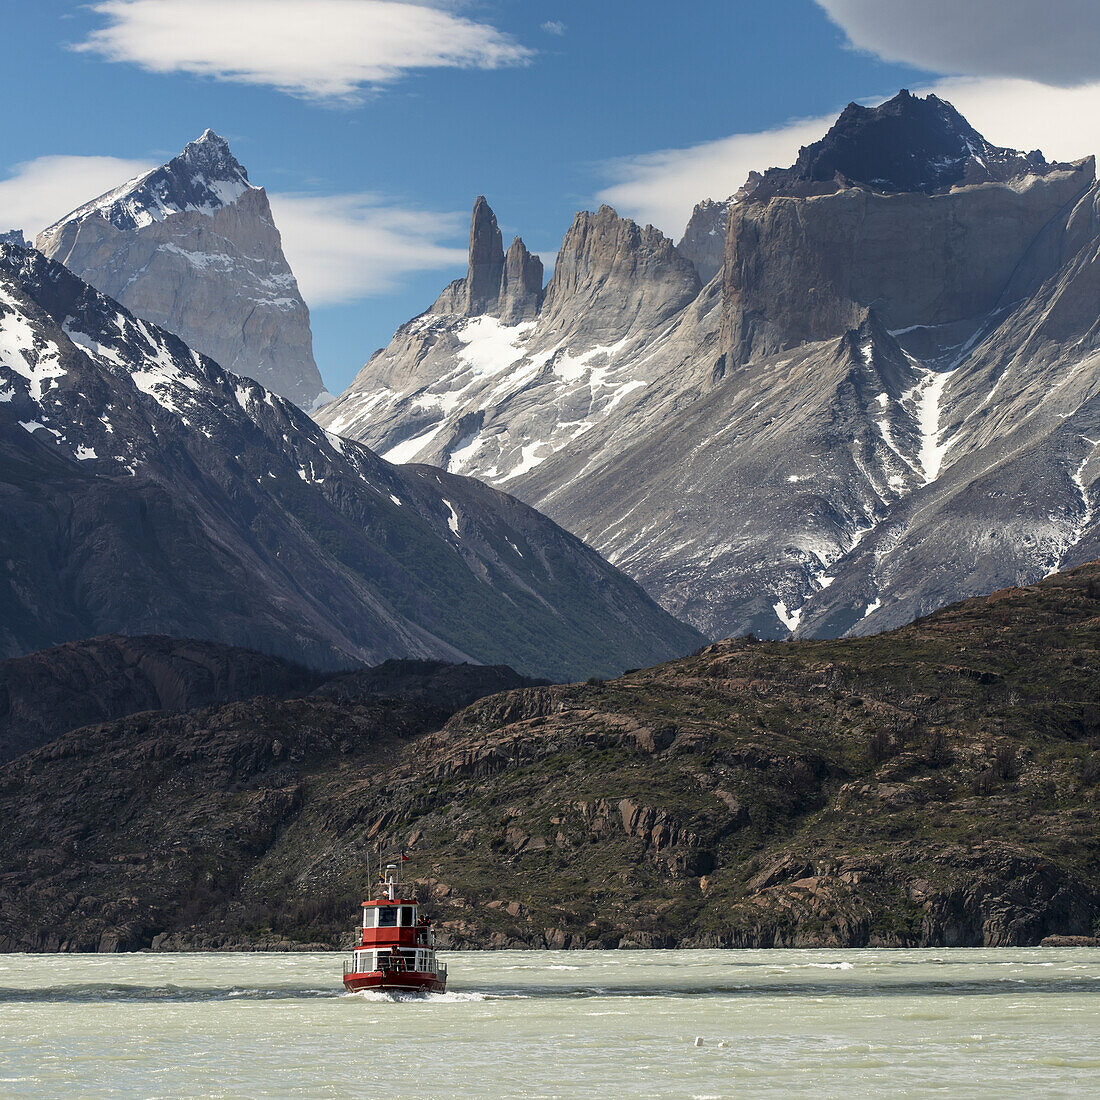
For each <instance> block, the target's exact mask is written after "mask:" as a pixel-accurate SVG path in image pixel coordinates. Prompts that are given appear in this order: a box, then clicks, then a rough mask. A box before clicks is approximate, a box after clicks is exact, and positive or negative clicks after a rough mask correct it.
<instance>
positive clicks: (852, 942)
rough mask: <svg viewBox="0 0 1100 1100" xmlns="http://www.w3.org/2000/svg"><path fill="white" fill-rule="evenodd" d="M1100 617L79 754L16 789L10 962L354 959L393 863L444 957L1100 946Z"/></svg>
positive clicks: (1078, 587)
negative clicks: (276, 956)
mask: <svg viewBox="0 0 1100 1100" xmlns="http://www.w3.org/2000/svg"><path fill="white" fill-rule="evenodd" d="M1098 610H1100V563H1094V564H1092V565H1090V566H1087V567H1085V568H1082V569H1080V570H1078V571H1077V572H1075V573H1071V574H1068V575H1059V576H1057V577H1054V578H1051V579H1050V580H1049V581H1047V582H1045V583H1043V584H1042V585H1039V586H1037V587H1034V588H1027V589H1013V590H1009V591H1005V592H1000V593H997V594H995V595H994V596H993V597H990V598H988V599H982V600H972V601H969V602H967V603H965V604H960V605H956V606H954V607H952V608H949V609H947V610H945V611H942V612H940V613H937V614H936V615H933V616H931V617H929V618H927V619H924V620H922V621H921V622H919V623H915V624H913V625H911V626H909V627H906V628H904V629H902V630H900V631H898V632H896V633H887V634H884V635H881V636H880V637H878V638H875V639H873V640H864V639H848V640H844V641H839V642H814V643H812V644H807V643H794V644H787V643H782V644H768V643H764V644H760V643H751V642H748V641H744V640H739V641H729V642H723V643H719V644H715V645H711V646H707V647H706V648H705V649H704V650H702V651H701V652H699V653H697V654H696V655H694V656H692V657H690V658H686V659H683V660H680V661H676V662H674V663H671V664H668V665H663V666H660V667H657V668H651V669H645V670H642V671H638V672H633V673H630V674H629V675H627V676H625V677H624V678H622V679H621V680H614V681H610V682H596V683H589V684H574V685H567V686H562V685H559V686H541V687H526V688H521V689H520V690H509V691H507V692H506V693H504V694H498V695H492V696H489V697H485V698H481V699H479V700H478V701H476V702H473V703H472V704H471V705H469V706H468V707H467V708H466V709H465V710H462V711H460V712H458V713H457V714H454V715H453V716H450V717H449V715H450V712H451V710H452V709H453V706H454V705H456V703H457V702H458V701H460V700H461V699H463V698H465V699H470V698H476V696H477V694H479V693H480V692H482V691H484V690H486V689H489V690H492V686H493V684H494V682H495V683H497V684H499V685H500V686H502V687H504V686H507V685H508V683H509V676H508V673H507V671H506V670H489V669H474V668H470V667H466V668H462V667H453V666H452V667H451V668H450V669H445V668H439V667H435V668H430V667H421V668H420V669H417V668H411V667H407V666H404V667H402V666H398V667H391V668H389V669H388V670H372V671H370V672H360V673H355V674H353V675H351V676H349V677H344V678H338V679H336V680H334V681H332V682H331V683H330V684H327V685H324V686H323V687H321V688H319V689H318V690H317V691H315V692H314V693H312V694H311V695H309V696H307V697H304V698H296V699H291V700H287V701H281V702H279V701H275V700H271V699H259V700H252V701H249V702H238V703H233V704H231V705H228V706H221V707H217V708H210V709H206V710H199V711H190V712H188V713H186V714H174V715H166V714H140V715H134V716H133V717H130V718H126V719H122V720H118V721H115V722H111V723H109V724H105V725H99V726H94V727H90V728H85V729H82V730H78V731H75V732H73V733H70V734H67V735H65V736H63V737H61V738H59V739H57V740H56V741H54V742H52V743H51V744H49V745H47V746H45V747H43V748H41V749H39V750H37V751H36V752H33V753H29V754H27V755H25V756H23V757H21V758H20V759H19V760H16V761H14V762H12V763H9V764H7V765H5V766H3V767H0V815H2V816H3V820H4V822H5V843H4V844H3V845H0V949H2V950H69V951H76V950H119V949H136V948H143V947H150V946H151V947H153V949H154V950H156V949H163V950H172V949H175V950H180V949H188V948H192V949H193V948H200V947H205V948H216V947H229V948H234V947H248V948H264V947H278V948H280V949H286V948H287V947H288V946H292V945H294V944H297V945H299V946H301V945H305V944H320V945H322V946H336V945H338V944H340V943H341V942H345V938H346V937H347V935H348V933H349V931H350V926H351V925H352V922H353V919H354V914H355V913H356V912H357V911H358V905H359V902H360V901H361V900H362V897H363V896H364V891H365V889H366V888H367V886H368V876H369V867H370V863H371V860H372V859H373V858H375V857H376V854H377V852H378V850H379V847H381V849H382V851H383V852H384V853H385V854H387V855H388V854H390V853H395V852H397V851H401V852H407V853H408V854H409V855H410V856H411V857H412V861H411V863H410V864H408V870H409V871H410V872H411V876H410V877H412V878H413V879H414V880H415V881H416V883H417V891H418V894H419V896H420V897H421V898H422V899H423V900H424V901H425V903H426V904H427V905H428V906H429V908H430V912H431V915H432V918H433V921H434V924H435V927H436V929H437V932H438V933H439V935H440V937H441V940H442V942H443V943H444V944H445V945H447V946H476V947H482V948H484V947H487V946H490V947H515V946H532V947H558V948H560V947H573V948H581V947H597V946H598V947H604V948H612V947H629V946H635V947H637V946H648V947H673V946H685V947H686V946H692V947H731V946H741V947H783V946H790V947H813V946H817V947H821V946H843V947H863V946H872V947H884V946H890V947H914V946H1023V945H1034V944H1038V943H1039V942H1041V941H1043V940H1044V939H1045V938H1047V937H1049V936H1063V937H1069V936H1088V935H1090V934H1091V933H1092V931H1093V929H1094V928H1095V922H1096V920H1097V918H1098V917H1100V828H1098V823H1100V815H1098V814H1097V812H1096V810H1097V808H1098V806H1100V726H1098V725H1097V719H1098V714H1097V707H1096V704H1095V703H1094V702H1093V696H1094V694H1095V692H1094V691H1093V690H1092V689H1093V688H1094V686H1095V682H1096V677H1097V675H1098V674H1100V650H1098V648H1097V640H1098V635H1097V630H1096V617H1097V612H1098ZM512 680H514V674H512ZM464 681H465V683H464ZM357 687H359V688H362V689H376V688H379V687H384V690H386V691H387V693H392V694H395V695H396V694H405V689H406V688H408V689H410V690H409V694H410V695H414V696H415V697H414V698H409V697H408V696H406V701H404V702H395V701H392V700H391V701H388V702H387V701H380V700H379V699H378V697H377V695H375V694H374V693H373V690H364V691H362V692H357V690H356V688H357ZM441 687H442V694H440V688H441ZM421 689H426V693H425V694H420V691H421ZM452 693H453V694H452ZM1052 792H1056V798H1052V797H1051V795H1052Z"/></svg>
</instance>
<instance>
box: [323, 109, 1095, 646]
mask: <svg viewBox="0 0 1100 1100" xmlns="http://www.w3.org/2000/svg"><path fill="white" fill-rule="evenodd" d="M1098 217H1100V216H1098V207H1097V190H1096V183H1095V165H1094V161H1093V160H1092V159H1091V158H1088V159H1086V160H1083V161H1081V162H1078V163H1076V164H1058V163H1048V162H1047V161H1046V160H1045V159H1044V158H1043V157H1042V155H1041V154H1038V153H1027V154H1024V153H1017V152H1016V151H1014V150H1009V149H1002V148H1000V147H997V146H995V145H993V144H992V143H990V142H988V141H986V139H985V138H983V137H982V136H981V135H980V134H977V132H976V131H975V130H973V128H972V127H971V126H970V125H969V124H968V123H967V122H966V121H965V119H963V118H962V117H961V116H960V115H959V114H958V113H957V112H956V111H955V110H954V108H952V107H951V106H950V105H949V104H947V103H945V102H943V101H941V100H938V99H936V98H935V97H930V98H927V99H919V98H918V97H914V96H911V95H909V94H908V93H905V92H903V93H902V94H900V95H899V96H897V97H895V99H893V100H891V101H889V102H887V103H885V104H883V105H881V106H879V107H876V108H863V107H858V106H856V105H851V106H850V107H849V108H848V109H847V110H846V111H845V112H844V113H843V114H842V115H841V117H840V119H838V121H837V124H836V125H835V126H834V127H833V128H832V129H831V130H830V131H829V133H828V134H826V135H825V137H824V138H823V139H822V140H821V141H820V142H817V143H814V144H813V145H811V146H807V147H806V149H804V150H803V151H802V153H801V154H800V156H799V159H798V161H797V162H796V164H795V165H793V166H792V167H791V168H788V169H782V170H780V169H774V170H770V171H768V172H764V173H754V175H753V176H752V177H750V179H749V181H748V182H747V183H746V184H745V186H744V187H742V188H741V190H740V191H739V192H737V193H736V194H735V195H734V196H733V198H731V199H730V200H727V201H725V202H719V203H710V204H701V205H700V207H698V208H697V210H696V213H695V214H694V215H693V219H692V225H691V226H690V227H689V231H688V232H687V233H685V237H684V239H683V240H682V241H681V245H680V246H673V245H672V243H671V242H670V241H668V240H667V239H665V238H663V237H661V235H660V234H659V233H657V231H656V230H651V229H641V228H640V227H637V226H635V225H633V223H631V222H629V221H627V220H626V219H621V218H618V216H617V215H616V214H615V213H614V211H611V210H610V209H608V208H604V209H603V210H601V211H599V212H598V213H596V214H589V213H586V214H581V215H578V217H577V219H576V220H575V221H574V225H573V227H572V228H571V229H570V231H569V234H568V235H567V237H566V240H565V242H564V244H563V249H562V253H561V255H560V257H559V261H558V265H557V266H556V267H555V273H554V278H553V279H552V280H551V283H550V285H549V286H548V287H547V290H546V293H545V295H544V299H543V303H542V305H541V308H540V309H539V311H538V313H537V315H536V317H535V318H534V320H533V321H528V322H525V323H524V324H522V325H516V326H504V325H502V324H501V323H500V321H499V319H498V318H497V317H495V316H493V315H490V314H483V315H481V316H477V317H469V316H465V315H463V316H461V317H460V316H457V315H456V314H454V313H452V312H448V311H447V309H446V308H445V305H446V304H445V303H443V304H440V303H437V307H433V309H432V310H430V311H429V312H428V313H426V314H424V315H422V316H421V317H419V318H417V319H415V320H414V321H412V322H410V324H409V325H406V326H404V327H403V328H402V329H401V330H399V332H398V333H397V335H396V336H395V338H394V341H393V342H392V343H391V345H390V346H389V347H388V348H386V349H384V350H383V351H381V352H379V353H377V354H376V355H375V356H374V357H373V358H372V359H371V360H370V362H369V363H368V364H367V365H366V366H365V367H364V368H363V371H362V372H361V373H360V375H359V377H358V378H357V379H356V381H355V382H354V383H353V385H352V386H351V388H349V390H348V391H347V392H346V393H345V394H344V395H342V396H341V397H340V398H339V399H338V400H337V401H336V402H334V403H333V405H332V406H331V407H330V408H329V409H327V410H325V411H324V412H322V413H321V414H320V419H321V420H322V422H323V423H324V424H325V425H326V426H327V427H328V428H330V429H331V430H333V431H336V432H338V433H343V434H346V435H349V436H352V437H355V438H359V439H362V440H364V441H366V442H367V443H368V444H369V445H371V446H375V447H378V448H379V449H380V450H382V451H383V452H385V453H386V454H387V455H388V456H389V457H390V458H392V459H393V460H395V461H408V460H411V459H416V460H419V461H425V462H430V463H433V464H436V465H439V466H441V467H445V468H448V469H451V470H461V471H462V472H464V473H469V474H472V475H473V476H476V477H479V478H483V479H485V480H488V481H490V482H492V483H494V484H500V485H504V486H506V487H507V488H508V489H509V491H511V492H515V493H517V494H519V495H520V496H521V497H522V498H523V499H525V500H527V501H529V502H531V503H532V504H534V505H535V506H536V507H538V508H540V509H541V510H543V511H545V512H546V513H547V514H548V515H551V516H553V517H554V518H555V520H557V521H558V522H560V523H562V524H563V526H565V527H567V528H568V529H570V530H572V531H574V532H576V533H577V534H578V535H580V536H581V537H582V538H584V539H585V541H587V542H588V543H590V544H591V545H593V546H594V547H596V548H597V549H599V550H600V552H601V553H603V554H604V555H605V556H607V557H608V558H609V560H611V561H613V562H614V563H615V564H617V565H618V566H619V567H620V568H622V569H624V570H625V571H626V572H627V573H629V574H630V575H631V576H633V577H634V578H635V579H637V580H638V581H639V582H640V583H641V584H642V585H643V587H645V588H646V590H647V591H648V592H650V593H651V594H652V595H653V596H654V597H655V598H656V599H658V601H660V602H661V603H662V604H663V605H664V606H666V607H667V608H669V609H670V610H672V611H673V612H674V613H676V614H677V615H680V616H682V617H684V618H687V619H688V620H689V621H691V622H692V623H693V624H694V625H696V626H697V627H698V628H699V629H701V630H702V631H704V632H705V633H707V634H709V635H711V636H715V637H717V636H724V635H734V634H740V633H744V632H746V631H753V632H755V633H757V634H758V635H761V636H764V637H783V636H787V635H788V634H790V633H794V632H799V633H802V634H813V635H824V636H832V635H837V634H845V633H856V634H860V633H865V632H873V631H876V630H882V629H884V628H887V627H890V626H895V625H898V624H900V623H903V622H905V621H907V620H908V619H910V618H912V617H913V616H915V615H919V614H925V613H927V612H929V611H931V610H933V609H934V608H936V607H939V606H942V605H943V604H945V603H947V602H950V601H951V600H954V599H959V598H962V597H965V596H967V595H971V594H974V593H978V592H982V591H991V590H993V589H995V588H997V587H1001V586H1004V585H1006V584H1012V583H1019V582H1029V581H1034V580H1038V579H1040V578H1041V577H1043V576H1045V575H1047V574H1049V573H1050V572H1052V571H1054V570H1056V569H1059V568H1064V567H1068V566H1071V565H1073V564H1075V563H1078V562H1083V561H1086V560H1089V559H1090V558H1091V557H1094V556H1095V555H1096V554H1097V553H1098V552H1100V526H1098V524H1097V515H1100V511H1098V509H1097V499H1096V497H1097V478H1098V476H1100V453H1098V451H1097V443H1096V441H1097V440H1100V421H1098V419H1097V417H1098V404H1097V403H1098V401H1100V370H1098V367H1097V364H1098V362H1100V360H1098V359H1097V353H1098V352H1100V347H1098V345H1097V331H1096V322H1097V318H1098V316H1100V310H1098V307H1097V306H1096V298H1095V297H1092V298H1090V293H1091V291H1090V290H1089V288H1090V287H1091V286H1093V280H1094V279H1095V278H1096V275H1095V273H1094V271H1093V268H1094V266H1095V262H1096V261H1095V257H1096V255H1097V254H1098V252H1100V220H1098ZM596 226H599V227H600V228H599V230H598V231H597V232H592V231H591V228H592V227H596ZM723 234H724V236H723ZM716 240H721V241H722V248H721V250H720V251H719V250H718V249H716V248H715V243H714V242H715V241H716ZM579 245H582V246H583V247H578V246H579ZM693 264H694V265H696V266H697V268H698V272H702V273H703V274H704V275H705V274H710V272H711V271H714V275H713V277H712V278H710V279H709V280H708V281H706V282H705V285H704V283H703V279H702V278H700V277H699V275H698V273H697V272H694V271H693V270H692V266H693ZM566 291H568V293H566Z"/></svg>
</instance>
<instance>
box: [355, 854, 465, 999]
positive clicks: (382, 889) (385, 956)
mask: <svg viewBox="0 0 1100 1100" xmlns="http://www.w3.org/2000/svg"><path fill="white" fill-rule="evenodd" d="M398 866H399V865H398V864H395V863H391V864H389V865H388V866H387V867H386V870H385V873H384V874H383V875H382V876H381V881H380V882H379V891H378V893H379V896H378V897H377V898H374V899H372V900H370V901H365V902H363V925H362V937H361V939H360V941H359V943H358V944H356V945H355V947H354V948H353V949H352V952H351V958H350V959H348V960H347V961H345V963H344V988H345V989H346V990H348V991H349V992H351V993H359V992H361V991H362V990H364V989H374V990H378V991H380V992H385V993H443V992H444V991H445V990H446V988H447V967H446V965H445V964H444V963H441V962H438V961H437V960H436V957H435V929H433V928H432V922H431V918H430V917H425V916H424V915H423V913H422V911H421V907H420V903H419V902H418V901H417V899H416V898H415V897H402V896H401V894H402V889H401V882H400V875H399V873H398Z"/></svg>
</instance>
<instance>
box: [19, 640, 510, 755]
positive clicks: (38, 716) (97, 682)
mask: <svg viewBox="0 0 1100 1100" xmlns="http://www.w3.org/2000/svg"><path fill="white" fill-rule="evenodd" d="M320 679H321V677H320V676H319V675H318V674H317V673H315V672H310V671H308V670H306V669H304V668H301V667H300V666H298V665H292V664H289V663H288V662H286V661H280V660H279V659H278V658H276V657H268V656H266V655H264V654H262V653H255V652H253V651H252V650H248V649H236V648H234V647H232V646H219V645H213V644H212V643H210V642H197V641H194V640H191V639H186V638H184V639H180V638H166V637H156V636H151V637H141V638H125V637H122V636H121V635H118V634H110V635H106V636H104V637H101V638H91V639H89V640H88V641H83V642H70V643H68V644H66V645H61V646H55V647H54V648H52V649H47V650H43V651H41V652H39V653H32V654H29V655H28V656H26V657H16V658H13V659H11V660H7V661H0V761H4V760H10V759H13V758H14V757H16V756H19V755H20V754H22V753H25V752H29V751H30V750H32V749H36V748H38V746H39V745H44V744H45V743H46V742H47V741H51V740H53V738H55V737H57V736H59V735H60V734H62V733H66V732H68V731H69V730H73V729H77V728H78V727H79V726H87V725H91V724H92V723H94V722H106V721H109V720H110V719H113V718H122V717H124V716H126V715H128V714H135V713H137V712H138V711H147V710H160V711H182V710H192V709H194V708H195V707H204V706H210V705H212V704H214V703H227V702H230V701H232V700H236V699H247V698H250V697H251V696H254V695H270V696H275V697H283V696H286V695H290V694H293V693H295V692H306V691H309V690H311V689H312V688H313V687H315V686H316V685H317V684H318V682H319V681H320ZM508 686H509V687H511V686H513V685H508Z"/></svg>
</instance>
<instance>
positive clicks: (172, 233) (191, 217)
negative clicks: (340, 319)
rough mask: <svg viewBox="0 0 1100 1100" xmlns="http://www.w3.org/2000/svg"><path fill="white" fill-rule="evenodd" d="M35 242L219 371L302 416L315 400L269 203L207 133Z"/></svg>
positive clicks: (302, 321) (297, 301) (311, 365)
mask: <svg viewBox="0 0 1100 1100" xmlns="http://www.w3.org/2000/svg"><path fill="white" fill-rule="evenodd" d="M36 243H37V246H38V248H39V249H40V250H41V251H42V252H44V253H45V254H46V255H47V256H49V257H50V258H51V259H55V260H59V261H60V262H61V263H63V264H65V265H66V267H68V268H70V270H72V271H74V272H76V274H77V275H79V276H80V277H81V278H82V279H85V280H87V281H88V282H89V283H91V284H92V285H93V286H95V287H96V288H97V289H98V290H101V291H103V292H104V293H105V294H109V295H111V296H112V297H114V298H117V299H118V301H120V302H121V303H122V304H123V305H125V306H127V307H128V308H129V309H131V310H133V312H134V313H136V314H137V315H138V316H139V317H143V318H145V319H147V320H149V321H152V322H154V323H155V324H157V325H162V326H163V327H164V328H166V329H168V330H169V331H171V332H175V333H178V334H179V335H180V336H181V337H182V338H183V339H184V340H186V341H187V343H188V344H189V345H190V346H191V347H193V348H195V350H197V351H200V352H202V353H203V354H204V355H208V356H210V358H212V359H215V360H217V362H218V363H220V364H221V365H222V366H223V367H225V368H226V369H227V370H231V371H233V372H234V373H236V374H243V375H247V376H248V377H250V378H255V379H257V380H258V381H260V382H262V383H264V385H266V386H268V387H270V388H271V389H273V390H275V391H276V392H277V393H280V394H282V395H283V396H284V397H288V398H290V399H291V400H292V401H295V402H297V403H298V404H299V405H301V406H302V407H303V408H306V409H309V408H312V407H314V406H315V404H316V403H317V401H318V400H319V399H320V398H323V397H324V396H325V393H324V384H323V383H322V381H321V376H320V374H319V373H318V371H317V366H316V364H315V362H314V359H313V350H312V343H313V337H312V333H311V331H310V326H309V310H308V309H307V307H306V304H305V302H304V301H303V300H302V296H301V294H300V292H299V290H298V284H297V280H296V279H295V277H294V273H293V272H292V271H291V269H290V265H289V264H288V263H287V261H286V257H285V255H284V254H283V250H282V242H281V240H280V237H279V232H278V229H277V228H276V226H275V221H274V219H273V217H272V214H271V207H270V204H269V203H268V199H267V194H266V192H265V191H264V190H263V188H262V187H256V186H254V185H253V184H252V183H251V182H250V181H249V178H248V172H247V171H246V170H245V168H244V166H243V165H242V164H241V163H240V161H238V160H237V158H236V157H234V156H233V153H232V151H231V150H230V148H229V143H228V142H227V141H226V140H225V138H223V137H221V136H220V135H219V134H216V133H215V132H214V131H213V130H205V131H204V132H203V134H202V136H201V137H198V138H196V139H195V140H194V141H191V142H188V143H187V145H186V146H185V147H184V148H183V150H182V151H181V152H180V153H179V155H178V156H175V157H173V158H172V159H171V160H170V161H168V163H167V164H163V165H161V166H160V167H159V168H154V169H153V170H152V171H150V172H146V173H145V174H144V175H142V176H138V177H137V178H136V179H133V180H130V181H128V182H127V183H124V184H122V185H121V186H120V187H116V188H114V189H113V190H111V191H108V192H107V193H106V194H105V195H100V196H99V198H96V199H93V200H92V201H91V202H88V203H85V204H84V205H83V206H81V207H79V208H78V209H77V210H74V211H73V212H72V213H71V214H69V215H67V216H66V217H65V218H62V220H61V221H59V222H58V223H57V224H56V225H53V226H51V227H50V228H49V229H46V230H44V231H43V232H42V233H40V234H39V236H38V240H37V242H36Z"/></svg>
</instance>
